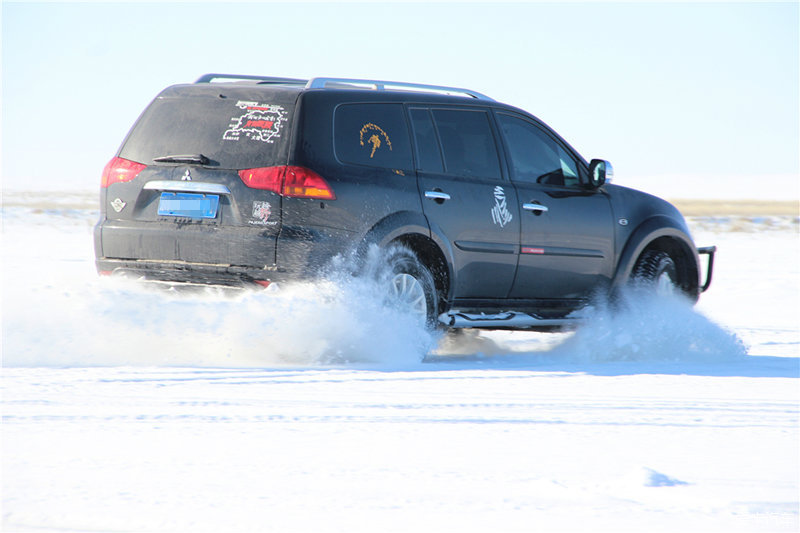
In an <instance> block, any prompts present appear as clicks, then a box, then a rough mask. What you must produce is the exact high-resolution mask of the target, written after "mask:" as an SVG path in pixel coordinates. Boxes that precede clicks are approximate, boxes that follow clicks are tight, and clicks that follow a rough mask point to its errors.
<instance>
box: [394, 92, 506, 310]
mask: <svg viewBox="0 0 800 533" xmlns="http://www.w3.org/2000/svg"><path fill="white" fill-rule="evenodd" d="M409 116H410V118H411V124H412V127H413V132H414V137H415V141H416V142H415V144H416V150H417V176H418V184H419V191H420V195H421V197H422V198H421V199H422V206H423V211H424V213H425V216H426V217H427V219H428V222H429V224H430V226H431V229H432V230H433V231H434V232H436V233H438V234H439V235H443V236H444V237H445V238H446V239H447V241H448V242H449V243H450V244H451V246H452V253H453V261H454V265H453V268H454V271H455V279H454V280H453V281H454V285H453V297H454V298H475V299H493V298H505V297H506V296H507V295H508V291H509V290H510V289H511V285H512V283H513V280H514V272H515V270H516V264H517V248H518V243H519V208H518V204H519V203H518V201H517V198H516V193H515V191H514V188H513V187H512V186H511V184H510V183H509V182H508V181H506V180H504V179H503V173H502V170H501V161H500V157H499V151H498V143H497V142H496V137H495V133H494V128H493V126H492V121H491V117H490V114H489V111H488V110H486V109H482V108H464V109H459V108H440V107H428V106H411V107H410V108H409Z"/></svg>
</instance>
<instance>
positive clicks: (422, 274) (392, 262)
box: [386, 248, 439, 329]
mask: <svg viewBox="0 0 800 533" xmlns="http://www.w3.org/2000/svg"><path fill="white" fill-rule="evenodd" d="M386 262H387V265H388V270H389V272H388V274H389V276H388V280H387V282H388V284H389V289H388V291H389V299H390V300H391V301H392V303H393V304H394V305H398V306H401V307H405V306H408V307H409V308H410V311H411V312H412V313H413V314H417V315H418V316H419V319H420V322H423V321H424V324H425V327H426V328H428V329H436V328H437V326H438V311H437V310H438V308H439V295H438V293H437V291H436V285H435V284H434V282H433V274H431V271H430V270H429V269H428V267H426V266H425V265H424V264H423V263H422V262H421V261H420V260H419V259H417V256H416V255H414V253H413V252H411V251H410V250H407V249H405V248H393V249H390V250H389V251H388V255H387V259H386Z"/></svg>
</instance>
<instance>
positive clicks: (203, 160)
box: [153, 154, 211, 165]
mask: <svg viewBox="0 0 800 533" xmlns="http://www.w3.org/2000/svg"><path fill="white" fill-rule="evenodd" d="M153 161H154V162H156V163H197V164H199V165H207V164H209V163H210V162H211V160H210V159H209V158H207V157H206V156H204V155H203V154H188V155H164V156H161V157H154V158H153Z"/></svg>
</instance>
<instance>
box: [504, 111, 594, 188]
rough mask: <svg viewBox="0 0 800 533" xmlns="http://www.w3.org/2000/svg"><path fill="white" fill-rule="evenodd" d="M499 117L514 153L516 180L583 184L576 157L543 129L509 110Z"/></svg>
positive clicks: (512, 160)
mask: <svg viewBox="0 0 800 533" xmlns="http://www.w3.org/2000/svg"><path fill="white" fill-rule="evenodd" d="M497 119H498V121H499V123H500V129H501V130H502V131H503V136H504V137H505V140H506V145H507V146H508V151H509V152H510V157H511V171H512V179H513V180H514V181H520V182H528V183H542V184H546V185H558V186H566V187H574V186H578V185H580V179H579V178H578V164H577V162H576V161H575V158H574V157H572V155H570V154H569V153H568V152H567V151H566V150H565V149H564V148H563V147H562V146H561V145H560V144H559V143H558V142H557V141H556V140H555V139H553V138H552V137H551V136H550V135H548V134H547V133H546V132H545V131H544V130H543V129H542V128H540V127H539V126H537V125H536V124H533V123H532V122H529V121H527V120H524V119H522V118H519V117H516V116H513V115H507V114H505V113H498V114H497Z"/></svg>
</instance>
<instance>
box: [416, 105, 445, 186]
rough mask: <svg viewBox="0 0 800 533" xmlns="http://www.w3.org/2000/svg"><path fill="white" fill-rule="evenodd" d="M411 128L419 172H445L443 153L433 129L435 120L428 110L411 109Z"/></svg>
mask: <svg viewBox="0 0 800 533" xmlns="http://www.w3.org/2000/svg"><path fill="white" fill-rule="evenodd" d="M409 112H410V115H411V128H412V129H413V130H414V142H415V144H416V145H417V170H421V171H423V172H437V173H441V172H444V166H443V165H442V151H441V150H440V149H439V139H438V138H437V137H436V130H435V129H434V127H433V119H432V118H431V112H430V111H429V110H428V109H421V108H411V109H410V110H409Z"/></svg>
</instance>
